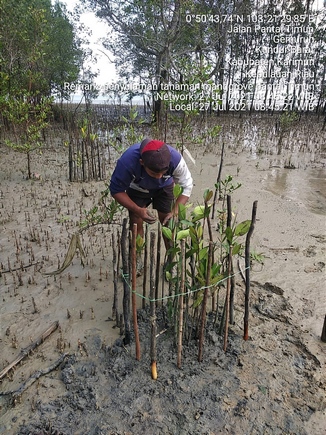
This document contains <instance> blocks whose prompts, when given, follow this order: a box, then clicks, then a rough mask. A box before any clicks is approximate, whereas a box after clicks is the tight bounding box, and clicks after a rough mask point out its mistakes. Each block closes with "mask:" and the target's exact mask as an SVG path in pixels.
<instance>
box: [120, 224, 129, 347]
mask: <svg viewBox="0 0 326 435" xmlns="http://www.w3.org/2000/svg"><path fill="white" fill-rule="evenodd" d="M127 239H128V229H127V218H124V219H123V222H122V233H121V241H120V243H121V256H122V273H123V301H122V305H123V320H124V325H125V337H124V339H123V342H124V344H125V345H126V344H129V343H130V287H129V283H130V279H129V247H128V246H127Z"/></svg>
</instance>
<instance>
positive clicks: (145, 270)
mask: <svg viewBox="0 0 326 435" xmlns="http://www.w3.org/2000/svg"><path fill="white" fill-rule="evenodd" d="M147 260H148V225H146V229H145V247H144V272H143V301H142V308H143V309H144V308H145V306H146V294H147V292H146V286H147Z"/></svg>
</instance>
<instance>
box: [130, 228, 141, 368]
mask: <svg viewBox="0 0 326 435" xmlns="http://www.w3.org/2000/svg"><path fill="white" fill-rule="evenodd" d="M136 239H137V224H133V227H132V239H131V241H132V243H131V266H132V269H131V286H132V287H131V291H132V294H131V298H132V299H131V302H132V316H133V323H134V333H135V344H136V360H137V361H139V360H140V343H139V331H138V323H137V301H136V281H137V249H136Z"/></svg>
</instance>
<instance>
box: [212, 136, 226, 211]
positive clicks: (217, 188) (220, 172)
mask: <svg viewBox="0 0 326 435" xmlns="http://www.w3.org/2000/svg"><path fill="white" fill-rule="evenodd" d="M223 159H224V142H223V144H222V151H221V160H220V167H219V170H218V175H217V178H216V184H217V185H218V184H219V182H220V180H221V175H222V167H223ZM219 191H220V188H219V187H216V188H215V193H214V199H213V207H212V215H211V216H212V219H214V214H215V205H216V201H217V194H218V193H219Z"/></svg>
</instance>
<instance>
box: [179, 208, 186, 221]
mask: <svg viewBox="0 0 326 435" xmlns="http://www.w3.org/2000/svg"><path fill="white" fill-rule="evenodd" d="M185 219H186V206H185V205H184V204H179V221H184V220H185Z"/></svg>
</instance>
